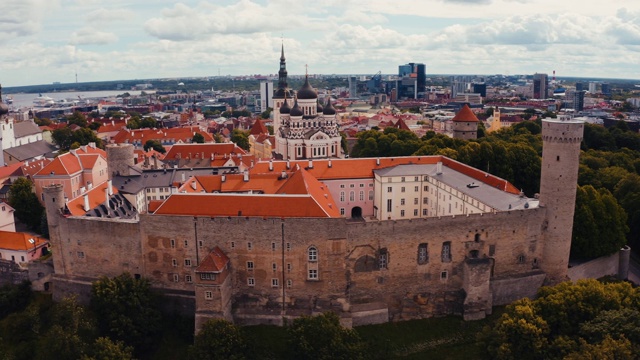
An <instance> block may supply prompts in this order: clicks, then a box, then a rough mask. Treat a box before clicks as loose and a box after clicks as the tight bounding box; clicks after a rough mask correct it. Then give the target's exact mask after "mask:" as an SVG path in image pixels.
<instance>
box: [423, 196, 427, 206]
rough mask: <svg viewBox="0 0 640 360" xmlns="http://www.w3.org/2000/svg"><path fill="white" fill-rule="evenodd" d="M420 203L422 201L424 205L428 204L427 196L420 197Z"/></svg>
mask: <svg viewBox="0 0 640 360" xmlns="http://www.w3.org/2000/svg"><path fill="white" fill-rule="evenodd" d="M422 203H423V204H424V205H429V198H427V197H425V198H422Z"/></svg>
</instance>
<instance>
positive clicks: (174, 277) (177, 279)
mask: <svg viewBox="0 0 640 360" xmlns="http://www.w3.org/2000/svg"><path fill="white" fill-rule="evenodd" d="M178 281H180V275H178V274H173V282H178Z"/></svg>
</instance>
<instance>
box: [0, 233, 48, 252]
mask: <svg viewBox="0 0 640 360" xmlns="http://www.w3.org/2000/svg"><path fill="white" fill-rule="evenodd" d="M29 239H33V240H34V241H35V242H34V243H33V244H32V243H30V242H29ZM48 243H49V241H47V240H46V239H43V238H39V237H37V236H33V235H31V234H27V233H22V232H10V231H0V249H7V250H16V251H28V250H33V249H34V248H37V247H38V246H42V245H45V244H48Z"/></svg>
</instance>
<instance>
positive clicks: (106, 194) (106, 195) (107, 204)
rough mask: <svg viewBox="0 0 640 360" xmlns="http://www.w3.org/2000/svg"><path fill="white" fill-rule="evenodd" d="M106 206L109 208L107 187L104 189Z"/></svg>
mask: <svg viewBox="0 0 640 360" xmlns="http://www.w3.org/2000/svg"><path fill="white" fill-rule="evenodd" d="M104 206H106V207H107V209H108V208H109V189H107V188H105V189H104Z"/></svg>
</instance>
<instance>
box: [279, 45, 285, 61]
mask: <svg viewBox="0 0 640 360" xmlns="http://www.w3.org/2000/svg"><path fill="white" fill-rule="evenodd" d="M285 60H286V59H285V58H284V40H282V49H281V50H280V61H285Z"/></svg>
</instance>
